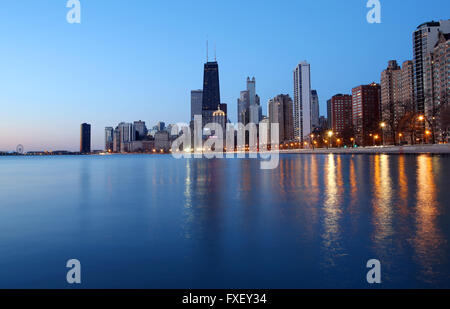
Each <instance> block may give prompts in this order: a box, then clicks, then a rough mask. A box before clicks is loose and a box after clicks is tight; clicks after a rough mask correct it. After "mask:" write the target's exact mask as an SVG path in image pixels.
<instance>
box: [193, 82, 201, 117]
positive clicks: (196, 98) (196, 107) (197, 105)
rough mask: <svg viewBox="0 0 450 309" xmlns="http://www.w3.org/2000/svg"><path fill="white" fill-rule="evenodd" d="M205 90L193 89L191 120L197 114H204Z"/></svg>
mask: <svg viewBox="0 0 450 309" xmlns="http://www.w3.org/2000/svg"><path fill="white" fill-rule="evenodd" d="M202 104H203V90H201V89H199V90H192V91H191V121H192V120H194V116H195V115H200V116H201V115H202Z"/></svg>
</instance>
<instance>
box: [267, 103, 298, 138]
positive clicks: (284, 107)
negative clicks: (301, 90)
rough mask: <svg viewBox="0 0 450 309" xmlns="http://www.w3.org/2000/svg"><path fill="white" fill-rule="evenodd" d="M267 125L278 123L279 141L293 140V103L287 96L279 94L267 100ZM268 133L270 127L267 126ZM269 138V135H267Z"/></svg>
mask: <svg viewBox="0 0 450 309" xmlns="http://www.w3.org/2000/svg"><path fill="white" fill-rule="evenodd" d="M267 108H268V114H269V116H268V118H269V123H270V124H272V123H278V125H279V141H280V143H282V142H285V141H293V140H294V117H293V102H292V99H291V97H290V96H289V95H287V94H280V95H278V96H276V97H275V98H273V99H271V100H269V102H268V104H267ZM269 132H270V126H269ZM269 136H271V135H269Z"/></svg>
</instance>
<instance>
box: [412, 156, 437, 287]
mask: <svg viewBox="0 0 450 309" xmlns="http://www.w3.org/2000/svg"><path fill="white" fill-rule="evenodd" d="M437 205H438V203H437V200H436V182H435V179H434V174H433V162H432V157H430V156H427V155H422V156H419V157H418V158H417V205H416V213H415V222H416V233H415V236H414V251H415V260H416V262H417V263H418V264H419V265H420V277H421V279H422V280H424V281H425V282H429V283H431V282H433V281H434V279H435V278H436V277H437V276H438V275H439V274H438V273H437V272H436V268H437V267H438V266H439V264H440V263H441V262H442V255H443V252H442V249H441V246H442V245H443V244H444V241H445V240H444V239H443V237H442V235H441V231H440V230H439V228H438V226H437V217H438V216H439V214H440V213H439V210H438V208H437Z"/></svg>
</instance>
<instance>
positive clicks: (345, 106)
mask: <svg viewBox="0 0 450 309" xmlns="http://www.w3.org/2000/svg"><path fill="white" fill-rule="evenodd" d="M331 119H332V123H333V126H332V127H331V129H332V130H333V132H335V133H337V134H340V135H342V134H343V133H344V131H345V129H347V128H350V127H352V124H353V121H352V96H351V95H349V94H336V95H335V96H333V97H332V98H331Z"/></svg>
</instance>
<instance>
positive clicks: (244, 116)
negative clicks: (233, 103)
mask: <svg viewBox="0 0 450 309" xmlns="http://www.w3.org/2000/svg"><path fill="white" fill-rule="evenodd" d="M237 109H238V122H239V123H242V124H244V125H247V124H248V123H249V122H251V123H255V124H259V122H260V120H261V118H262V108H261V105H260V99H259V96H258V95H257V94H256V80H255V78H254V77H253V78H252V79H250V77H247V90H245V91H241V96H240V98H239V99H238V108H237Z"/></svg>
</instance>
